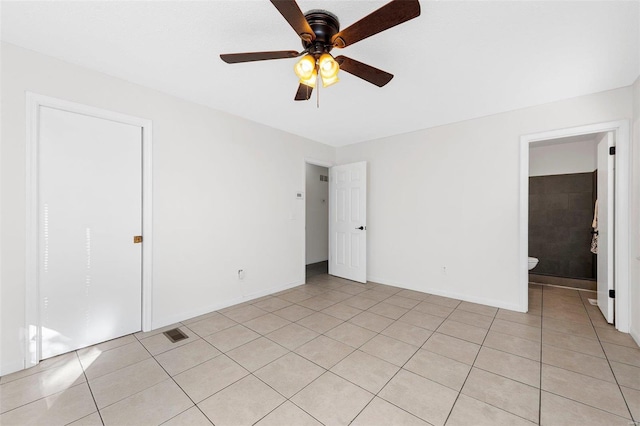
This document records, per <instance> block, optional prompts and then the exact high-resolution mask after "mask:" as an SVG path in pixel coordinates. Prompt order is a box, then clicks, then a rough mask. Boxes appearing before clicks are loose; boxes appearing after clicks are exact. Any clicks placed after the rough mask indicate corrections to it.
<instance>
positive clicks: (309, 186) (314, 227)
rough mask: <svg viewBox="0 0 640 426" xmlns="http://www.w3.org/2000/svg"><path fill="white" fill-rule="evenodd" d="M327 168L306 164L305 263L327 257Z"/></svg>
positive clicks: (323, 259)
mask: <svg viewBox="0 0 640 426" xmlns="http://www.w3.org/2000/svg"><path fill="white" fill-rule="evenodd" d="M320 175H323V176H329V169H327V168H326V167H322V166H316V165H315V164H306V194H305V200H306V201H305V202H306V211H305V215H306V239H305V242H306V264H307V265H308V264H310V263H317V262H323V261H325V260H328V259H329V182H325V181H321V180H320Z"/></svg>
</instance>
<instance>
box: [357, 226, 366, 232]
mask: <svg viewBox="0 0 640 426" xmlns="http://www.w3.org/2000/svg"><path fill="white" fill-rule="evenodd" d="M356 229H359V230H361V231H364V230H365V229H367V228H365V227H364V226H361V227H359V228H356Z"/></svg>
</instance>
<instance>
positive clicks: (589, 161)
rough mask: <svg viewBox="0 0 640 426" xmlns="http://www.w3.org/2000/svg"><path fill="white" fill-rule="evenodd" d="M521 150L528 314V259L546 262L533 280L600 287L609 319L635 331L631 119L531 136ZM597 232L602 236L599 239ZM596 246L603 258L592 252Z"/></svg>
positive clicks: (523, 282) (523, 259)
mask: <svg viewBox="0 0 640 426" xmlns="http://www.w3.org/2000/svg"><path fill="white" fill-rule="evenodd" d="M613 145H615V147H613ZM520 148H521V155H520V160H521V164H520V166H521V167H520V169H521V173H520V189H521V191H520V193H521V198H520V259H521V265H522V266H521V275H520V292H521V293H520V294H521V301H522V304H523V307H524V308H525V309H524V310H528V308H527V306H528V283H529V278H530V275H529V270H528V267H527V266H528V264H529V262H528V258H529V256H533V257H538V258H539V263H538V265H537V266H536V268H534V269H533V270H532V271H531V277H532V280H546V281H547V282H543V284H551V285H563V286H571V287H583V286H586V287H588V286H589V282H590V281H591V282H595V284H596V285H595V287H594V286H593V285H591V287H590V288H589V289H594V290H597V292H598V294H597V296H596V293H593V295H594V299H597V300H598V302H597V303H598V307H599V308H600V310H601V311H602V313H603V315H604V317H605V319H606V320H607V321H608V322H610V323H614V324H615V326H616V328H617V329H618V330H620V331H623V332H628V331H629V298H628V297H629V282H628V279H629V270H628V265H629V249H628V242H629V235H628V234H629V212H628V208H627V207H628V202H629V198H630V197H629V189H630V180H629V179H630V177H629V160H630V157H629V154H628V152H629V123H628V121H626V120H624V121H618V122H611V123H602V124H596V125H590V126H583V127H578V128H572V129H562V130H556V131H550V132H544V133H538V134H532V135H525V136H522V137H521V146H520ZM594 172H595V173H594ZM614 183H615V185H614ZM607 193H608V194H609V196H608V197H607V195H606V194H607ZM596 198H600V199H601V201H599V203H598V208H597V211H598V218H597V219H598V224H595V223H594V215H595V211H596V207H595V200H596ZM603 199H604V203H602V200H603ZM607 199H608V200H609V201H608V202H607V201H606V200H607ZM601 204H602V205H601ZM603 221H604V222H603ZM614 222H615V227H614V226H613V223H614ZM593 226H595V227H593ZM585 228H586V229H585ZM592 231H593V232H597V233H596V234H595V235H597V242H596V241H594V238H593V235H594V234H592ZM592 242H593V243H594V244H595V245H596V249H595V251H596V253H597V254H595V253H592V252H591V249H592V246H591V243H592ZM587 253H588V254H587ZM614 253H615V258H614V257H613V255H614ZM536 255H538V256H536ZM614 276H615V282H614V280H613V278H614ZM534 282H535V281H534ZM583 288H584V287H583ZM609 290H612V291H609ZM614 309H615V315H614Z"/></svg>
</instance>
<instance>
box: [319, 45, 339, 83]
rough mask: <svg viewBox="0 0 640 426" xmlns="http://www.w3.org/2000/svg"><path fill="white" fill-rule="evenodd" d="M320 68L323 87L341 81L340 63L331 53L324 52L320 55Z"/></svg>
mask: <svg viewBox="0 0 640 426" xmlns="http://www.w3.org/2000/svg"><path fill="white" fill-rule="evenodd" d="M318 68H319V69H320V76H321V77H322V87H328V86H331V85H332V84H336V83H337V82H338V81H340V79H338V71H340V65H338V63H337V62H336V60H335V59H333V56H331V55H330V54H328V53H323V54H322V55H321V56H320V59H318Z"/></svg>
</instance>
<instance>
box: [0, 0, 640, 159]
mask: <svg viewBox="0 0 640 426" xmlns="http://www.w3.org/2000/svg"><path fill="white" fill-rule="evenodd" d="M385 3H386V1H368V0H362V1H329V0H300V1H299V4H300V7H301V9H302V10H303V11H307V10H309V9H316V8H323V9H327V10H330V11H332V12H333V13H335V14H336V15H337V16H338V17H339V19H340V21H341V27H342V28H346V27H347V26H348V25H350V24H351V23H353V22H355V21H357V20H358V19H360V18H361V17H363V16H364V15H367V14H368V13H370V12H372V11H373V10H375V9H377V8H378V7H380V6H382V5H383V4H385ZM421 6H422V14H421V16H420V17H418V18H416V19H414V20H412V21H409V22H407V23H405V24H402V25H400V26H398V27H394V28H392V29H390V30H387V31H385V32H383V33H380V34H378V35H376V36H373V37H371V38H369V39H366V40H363V41H361V42H359V43H357V44H355V45H353V46H349V47H347V48H345V49H342V50H339V49H335V50H334V51H333V53H334V54H336V55H337V54H344V55H346V56H349V57H352V58H354V59H357V60H359V61H361V62H365V63H368V64H370V65H373V66H375V67H378V68H381V69H383V70H385V71H388V72H391V73H393V74H394V75H395V78H394V79H393V80H392V81H391V82H390V83H389V84H388V85H387V86H385V87H383V88H378V87H376V86H373V85H371V84H369V83H367V82H365V81H363V80H360V79H358V78H356V77H353V76H351V75H350V74H347V73H345V72H342V73H341V74H340V78H341V81H340V83H338V84H336V85H334V86H332V87H330V88H327V89H325V90H320V108H319V109H318V108H316V98H315V96H314V97H313V98H312V100H310V101H308V102H294V101H293V96H294V94H295V91H296V89H297V86H298V83H297V78H296V76H295V75H294V73H293V65H294V63H295V59H283V60H273V61H264V62H254V63H246V64H234V65H229V64H225V63H223V62H222V61H221V60H220V58H219V56H218V55H219V54H220V53H234V52H246V51H261V50H290V49H291V50H300V48H301V44H300V41H299V39H298V38H297V36H296V34H295V33H294V31H293V30H292V29H291V27H290V26H289V25H288V24H287V22H286V21H285V20H284V19H283V18H282V16H281V15H280V14H279V13H278V11H277V10H276V9H275V8H274V7H273V6H272V5H271V3H270V2H268V1H266V0H264V1H257V0H256V1H239V0H234V1H199V2H196V1H141V2H134V1H125V2H118V1H84V2H81V1H75V2H71V1H53V2H36V1H17V2H7V1H3V2H2V39H3V40H4V41H6V42H9V43H13V44H16V45H18V46H22V47H25V48H28V49H32V50H35V51H38V52H42V53H45V54H47V55H51V56H54V57H58V58H61V59H64V60H66V61H69V62H72V63H75V64H79V65H83V66H86V67H88V68H92V69H95V70H98V71H101V72H104V73H107V74H110V75H113V76H117V77H120V78H123V79H125V80H129V81H132V82H135V83H138V84H141V85H144V86H147V87H151V88H154V89H157V90H160V91H163V92H166V93H169V94H172V95H175V96H178V97H180V98H184V99H188V100H191V101H193V102H197V103H200V104H203V105H207V106H210V107H212V108H215V109H218V110H222V111H226V112H229V113H232V114H236V115H239V116H241V117H245V118H247V119H249V120H253V121H257V122H259V123H263V124H266V125H268V126H271V127H275V128H278V129H282V130H284V131H287V132H291V133H294V134H297V135H300V136H304V137H307V138H309V139H312V140H316V141H319V142H323V143H326V144H329V145H334V146H342V145H347V144H351V143H356V142H360V141H366V140H371V139H377V138H380V137H385V136H391V135H396V134H401V133H406V132H411V131H415V130H419V129H424V128H428V127H433V126H438V125H442V124H446V123H452V122H456V121H461V120H466V119H470V118H475V117H480V116H486V115H490V114H495V113H499V112H504V111H508V110H513V109H516V108H523V107H527V106H532V105H539V104H542V103H547V102H552V101H556V100H560V99H566V98H570V97H575V96H580V95H584V94H588V93H595V92H600V91H604V90H608V89H613V88H618V87H623V86H627V85H630V84H632V83H633V82H634V80H635V79H636V78H637V77H638V75H639V74H640V58H639V57H640V32H639V21H640V2H639V1H603V2H598V1H578V2H570V1H540V2H537V1H502V2H485V1H457V2H456V1H424V0H423V1H421ZM338 52H339V53H338Z"/></svg>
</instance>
